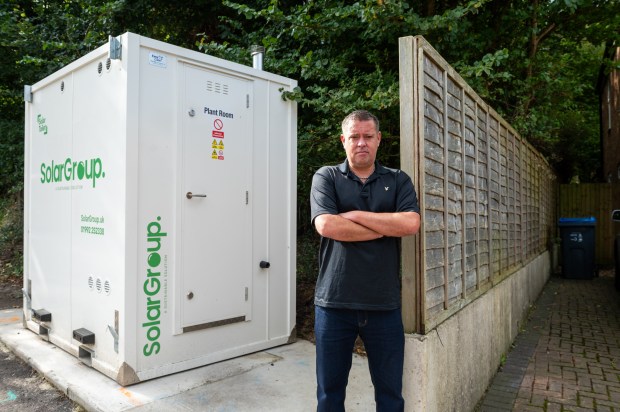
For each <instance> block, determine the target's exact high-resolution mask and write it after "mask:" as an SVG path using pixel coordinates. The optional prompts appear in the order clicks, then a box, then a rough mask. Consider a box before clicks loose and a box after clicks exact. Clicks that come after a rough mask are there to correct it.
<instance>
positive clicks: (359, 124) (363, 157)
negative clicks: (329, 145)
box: [340, 120, 381, 170]
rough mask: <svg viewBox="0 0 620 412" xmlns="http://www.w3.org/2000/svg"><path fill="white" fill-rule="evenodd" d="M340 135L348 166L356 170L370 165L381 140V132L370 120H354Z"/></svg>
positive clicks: (373, 160)
mask: <svg viewBox="0 0 620 412" xmlns="http://www.w3.org/2000/svg"><path fill="white" fill-rule="evenodd" d="M343 132H344V133H343V134H342V135H340V141H341V142H342V144H343V145H344V150H345V151H346V152H347V160H348V161H349V166H350V167H351V168H352V169H354V170H355V169H356V170H365V169H369V168H371V167H372V165H373V164H374V162H375V158H376V157H377V149H378V148H379V142H381V132H378V131H377V129H376V128H375V122H373V121H372V120H362V121H357V120H354V121H352V122H349V124H348V125H347V128H346V129H345V130H343Z"/></svg>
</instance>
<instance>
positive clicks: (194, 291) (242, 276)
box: [177, 64, 252, 332]
mask: <svg viewBox="0 0 620 412" xmlns="http://www.w3.org/2000/svg"><path fill="white" fill-rule="evenodd" d="M180 75H181V79H182V80H181V81H182V84H183V87H182V88H181V93H184V96H181V105H182V107H181V113H180V117H181V119H182V120H181V122H182V124H181V129H182V132H181V133H182V142H181V144H182V150H181V157H182V158H181V162H182V176H181V182H180V189H181V190H180V191H179V192H178V196H179V197H180V199H179V202H178V203H177V204H180V205H181V226H180V233H179V236H180V240H181V243H180V245H179V247H180V250H179V252H180V255H179V256H180V258H181V262H180V274H179V276H180V277H181V281H180V282H179V283H177V284H180V285H181V290H179V291H177V293H178V294H177V297H178V299H180V301H181V302H182V303H181V315H180V317H181V319H180V321H181V325H180V326H181V327H182V332H191V331H194V330H202V329H207V328H213V327H221V326H225V325H229V324H233V323H239V322H247V321H249V320H250V318H251V300H252V299H251V292H252V265H251V259H252V247H251V246H252V244H251V239H252V233H251V232H252V229H251V228H252V224H251V223H252V222H251V216H252V214H251V203H250V202H249V195H250V194H249V190H250V182H251V176H250V171H251V170H252V159H251V153H252V128H251V121H252V109H251V108H249V102H250V101H251V99H252V96H251V93H252V82H251V81H250V80H247V79H243V78H238V77H233V76H229V75H226V74H223V73H219V72H215V71H211V70H207V69H205V68H201V67H197V66H193V65H190V64H183V65H181V71H180Z"/></svg>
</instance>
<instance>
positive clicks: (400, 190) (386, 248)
mask: <svg viewBox="0 0 620 412" xmlns="http://www.w3.org/2000/svg"><path fill="white" fill-rule="evenodd" d="M310 208H311V215H312V222H313V223H314V219H315V218H316V217H317V216H319V215H322V214H332V215H335V214H339V213H344V212H349V211H351V210H363V211H368V212H379V213H381V212H383V213H385V212H418V213H419V212H420V207H419V206H418V199H417V196H416V192H415V189H414V187H413V183H412V182H411V179H410V178H409V176H408V175H407V174H406V173H405V172H403V171H401V170H397V169H390V168H387V167H383V166H381V165H380V164H379V163H378V162H375V171H374V173H373V174H372V175H371V176H370V177H369V178H368V180H367V181H366V183H365V184H362V182H361V181H360V180H359V179H358V177H357V176H355V174H354V173H353V172H351V171H350V169H349V164H348V162H347V161H345V162H344V163H342V164H340V165H337V166H324V167H322V168H321V169H319V170H318V171H317V172H316V173H315V174H314V177H313V179H312V189H311V191H310ZM399 272H400V238H396V237H385V236H384V237H382V238H380V239H375V240H369V241H365V242H340V241H337V240H334V239H330V238H325V237H322V238H321V248H320V253H319V277H318V280H317V284H316V292H315V296H314V303H315V305H317V306H323V307H329V308H346V309H357V310H392V309H398V308H399V307H400V301H401V299H400V278H399Z"/></svg>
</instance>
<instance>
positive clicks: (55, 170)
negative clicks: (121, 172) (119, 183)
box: [40, 157, 105, 187]
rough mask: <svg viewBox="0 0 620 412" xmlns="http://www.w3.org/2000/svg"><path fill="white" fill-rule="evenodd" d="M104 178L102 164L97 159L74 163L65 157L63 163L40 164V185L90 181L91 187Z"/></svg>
mask: <svg viewBox="0 0 620 412" xmlns="http://www.w3.org/2000/svg"><path fill="white" fill-rule="evenodd" d="M103 178H105V171H104V170H103V162H102V160H101V159H100V158H99V157H96V158H94V159H88V160H79V161H75V160H73V159H71V158H70V157H67V158H66V159H65V160H64V161H60V162H55V161H54V160H52V161H51V163H49V164H48V163H45V162H44V163H41V179H40V180H41V183H43V184H47V183H61V182H74V181H76V180H90V181H91V184H92V186H93V187H95V186H96V185H97V180H98V179H103Z"/></svg>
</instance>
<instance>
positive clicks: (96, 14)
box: [0, 0, 620, 243]
mask: <svg viewBox="0 0 620 412" xmlns="http://www.w3.org/2000/svg"><path fill="white" fill-rule="evenodd" d="M618 27H620V7H619V5H618V1H617V0H426V1H416V2H406V1H401V0H359V1H353V0H306V1H304V2H299V1H293V0H246V1H243V2H240V1H232V0H224V1H223V2H213V1H209V0H188V1H184V2H182V3H180V4H179V3H175V2H169V1H163V0H89V1H85V0H5V1H3V2H2V3H1V4H0V33H1V34H2V36H0V64H2V67H3V70H2V71H0V167H1V171H2V173H1V175H0V191H1V193H3V197H6V196H9V195H10V194H11V193H18V194H19V193H20V192H21V190H22V187H23V184H22V181H23V174H22V170H23V168H22V164H23V138H22V136H23V103H22V93H23V85H24V84H33V83H34V82H36V81H38V80H39V79H41V78H43V77H45V76H46V75H48V74H50V73H52V72H54V71H55V70H57V69H59V68H60V67H62V66H64V65H66V64H67V63H69V62H70V61H73V60H75V59H76V58H78V57H80V56H81V55H84V54H86V53H87V52H88V51H90V50H92V49H94V48H95V47H97V46H99V45H101V44H103V43H105V42H106V41H107V36H108V35H117V34H120V33H122V32H125V31H133V32H136V33H139V34H141V35H145V36H148V37H152V38H155V39H159V40H163V41H167V42H170V43H173V44H177V45H180V46H184V47H189V48H196V49H198V50H202V51H204V52H206V53H209V54H212V55H215V56H218V57H223V58H225V59H228V60H233V61H237V62H239V63H243V64H247V65H249V64H250V62H251V57H250V54H249V52H248V48H249V46H250V45H252V44H258V45H262V46H264V47H265V48H266V55H265V70H268V71H271V72H275V73H278V74H281V75H284V76H287V77H291V78H295V79H298V80H299V89H298V90H295V91H294V92H293V93H286V94H285V95H284V96H283V97H284V98H288V99H294V100H296V101H297V102H298V103H299V106H298V108H299V110H298V116H299V122H298V161H299V163H298V176H299V179H298V193H299V199H298V207H299V210H298V220H299V222H298V223H299V224H298V227H299V231H300V233H302V234H308V233H309V232H312V230H311V227H310V222H309V206H308V200H307V194H308V191H309V186H310V181H311V177H312V174H313V173H314V171H315V170H316V169H317V168H318V167H320V166H321V165H323V164H329V163H331V164H333V163H337V162H340V161H342V159H343V158H344V151H343V150H342V147H341V145H340V143H339V139H338V136H339V134H340V130H339V129H340V127H339V124H340V121H341V119H342V118H343V117H344V116H345V115H346V114H347V113H348V112H350V111H351V110H353V109H356V108H366V109H369V110H371V111H373V112H375V113H376V114H377V115H378V116H379V118H380V120H381V129H382V132H383V137H384V139H383V141H382V144H381V149H380V153H379V154H380V161H382V162H383V163H385V164H386V165H388V166H392V167H398V166H399V164H398V153H399V144H398V140H399V134H400V123H399V107H398V106H399V100H398V63H399V61H398V38H399V37H402V36H409V35H418V34H420V35H423V36H425V37H426V39H427V40H428V41H429V42H430V43H431V44H432V45H433V47H435V48H436V49H437V50H438V52H439V53H440V54H441V55H442V56H443V57H444V58H446V60H447V61H448V62H449V63H450V64H451V65H453V66H454V67H455V68H456V69H457V70H458V71H459V73H460V74H461V75H462V76H463V77H464V78H465V79H466V80H467V82H468V83H469V84H470V85H471V86H472V87H473V88H474V90H476V91H477V92H478V94H480V95H481V96H482V97H483V98H484V99H485V100H486V101H487V102H488V103H489V104H490V105H491V106H492V107H494V108H495V109H496V110H497V111H498V112H500V114H502V115H503V116H504V118H506V120H508V121H509V122H510V123H511V124H513V125H514V126H515V128H516V129H517V130H518V131H519V132H520V133H521V134H522V135H523V136H524V137H526V138H528V139H529V140H530V142H532V143H533V144H534V145H535V146H536V147H537V148H538V149H539V150H541V151H542V153H543V154H544V155H546V156H547V158H548V159H549V161H550V162H551V164H552V165H554V166H556V168H557V169H558V171H559V172H560V173H561V180H563V181H567V180H569V179H570V178H571V177H572V176H574V175H576V174H578V175H579V176H580V178H581V180H582V181H587V180H595V179H597V178H598V176H597V172H596V171H597V168H598V163H599V161H598V156H599V154H598V150H599V149H598V146H599V143H598V123H597V116H598V99H597V95H596V90H595V85H596V80H597V76H598V74H599V69H600V67H601V66H602V65H605V63H606V62H605V61H604V58H603V53H602V51H603V48H602V46H603V44H605V42H607V43H608V44H614V42H615V44H620V38H619V37H620V31H619V30H618ZM310 243H312V242H310Z"/></svg>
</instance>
